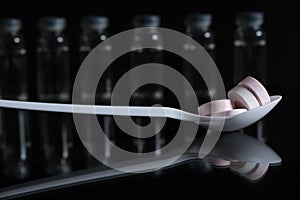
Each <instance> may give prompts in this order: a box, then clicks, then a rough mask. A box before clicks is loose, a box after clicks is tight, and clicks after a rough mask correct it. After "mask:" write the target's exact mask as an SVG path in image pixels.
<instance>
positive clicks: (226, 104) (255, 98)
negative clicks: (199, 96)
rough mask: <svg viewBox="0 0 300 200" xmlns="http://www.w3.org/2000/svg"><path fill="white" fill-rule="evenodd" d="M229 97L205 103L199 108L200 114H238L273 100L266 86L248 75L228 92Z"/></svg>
mask: <svg viewBox="0 0 300 200" xmlns="http://www.w3.org/2000/svg"><path fill="white" fill-rule="evenodd" d="M227 96H228V99H221V100H216V101H211V102H208V103H205V104H203V105H201V106H199V108H198V113H199V115H205V116H217V115H222V116H224V113H225V114H226V116H232V115H237V114H240V113H242V112H246V111H247V110H251V109H253V108H256V107H259V106H262V105H265V104H267V103H269V102H270V101H271V99H270V96H269V94H268V92H267V90H266V89H265V87H264V86H263V85H262V84H261V83H260V82H259V81H258V80H256V79H255V78H253V77H251V76H248V77H246V78H245V79H243V80H242V81H241V82H239V83H238V84H237V85H236V86H235V87H234V88H232V89H231V90H230V91H229V92H228V93H227Z"/></svg>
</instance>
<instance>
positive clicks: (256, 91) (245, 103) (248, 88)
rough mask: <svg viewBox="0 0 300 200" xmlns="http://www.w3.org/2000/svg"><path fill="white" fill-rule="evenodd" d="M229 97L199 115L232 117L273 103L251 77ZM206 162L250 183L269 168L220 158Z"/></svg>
mask: <svg viewBox="0 0 300 200" xmlns="http://www.w3.org/2000/svg"><path fill="white" fill-rule="evenodd" d="M227 96H228V99H221V100H216V101H211V102H208V103H205V104H203V105H201V106H199V108H198V113H199V115H205V116H218V115H220V116H224V115H225V116H232V115H237V114H240V113H243V112H246V111H248V110H251V109H254V108H257V107H259V106H262V105H265V104H268V103H270V102H271V99H270V96H269V94H268V92H267V90H266V89H265V87H264V86H263V85H262V84H261V83H260V82H259V81H258V80H256V79H255V78H253V77H251V76H248V77H246V78H245V79H243V80H242V81H241V82H239V83H238V84H237V85H236V86H235V87H234V88H232V89H231V90H229V92H228V93H227ZM206 161H207V162H209V163H210V164H211V165H212V166H215V167H221V168H224V167H230V169H231V170H232V171H234V172H236V173H238V174H239V175H241V176H243V177H244V178H246V179H247V180H250V181H257V180H259V179H260V178H262V177H263V176H264V175H265V174H266V172H267V170H268V167H269V164H267V163H252V162H245V161H227V160H223V159H219V158H210V159H206Z"/></svg>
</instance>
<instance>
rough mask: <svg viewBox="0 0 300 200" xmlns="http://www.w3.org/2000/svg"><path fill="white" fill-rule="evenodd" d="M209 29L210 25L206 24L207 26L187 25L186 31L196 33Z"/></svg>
mask: <svg viewBox="0 0 300 200" xmlns="http://www.w3.org/2000/svg"><path fill="white" fill-rule="evenodd" d="M207 31H209V27H208V26H205V27H202V26H201V27H200V26H187V27H186V33H188V34H194V33H198V34H199V33H203V32H207Z"/></svg>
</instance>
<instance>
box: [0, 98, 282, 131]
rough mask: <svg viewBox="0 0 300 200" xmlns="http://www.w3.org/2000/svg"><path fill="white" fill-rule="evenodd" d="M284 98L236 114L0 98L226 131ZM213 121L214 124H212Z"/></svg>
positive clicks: (0, 103) (25, 105) (12, 104)
mask: <svg viewBox="0 0 300 200" xmlns="http://www.w3.org/2000/svg"><path fill="white" fill-rule="evenodd" d="M281 99H282V97H281V96H279V95H278V96H271V102H270V103H268V104H265V105H263V106H260V107H257V108H254V109H252V110H249V111H247V112H243V113H240V114H237V115H234V116H226V117H220V116H202V115H197V114H193V113H188V112H185V111H182V110H179V109H175V108H170V107H144V106H99V105H75V104H61V103H39V102H27V101H13V100H0V107H4V108H15V109H24V110H35V111H48V112H63V113H80V114H97V115H118V116H137V117H168V118H172V119H178V120H183V121H192V122H195V123H198V124H199V125H200V126H202V127H204V128H208V127H209V125H210V128H211V129H214V127H217V125H218V123H219V122H221V121H223V120H224V118H225V122H224V127H223V131H225V132H226V131H235V130H239V129H242V128H245V127H247V126H249V125H251V124H253V123H255V122H256V121H258V120H260V119H261V118H263V117H264V116H265V115H266V114H268V113H269V112H270V111H271V110H272V109H273V108H274V107H275V106H276V105H277V104H278V103H279V101H280V100H281ZM210 123H211V124H210Z"/></svg>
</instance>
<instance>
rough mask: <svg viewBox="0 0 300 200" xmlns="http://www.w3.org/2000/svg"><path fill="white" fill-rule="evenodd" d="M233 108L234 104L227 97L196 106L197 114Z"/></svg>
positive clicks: (211, 113)
mask: <svg viewBox="0 0 300 200" xmlns="http://www.w3.org/2000/svg"><path fill="white" fill-rule="evenodd" d="M232 109H234V105H233V103H232V101H231V100H229V99H221V100H216V101H211V102H208V103H205V104H203V105H201V106H199V107H198V112H199V115H206V116H210V115H215V114H217V113H221V112H226V111H230V110H232Z"/></svg>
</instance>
